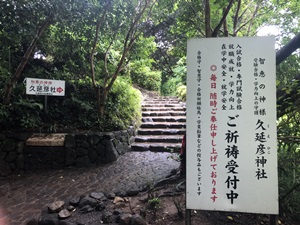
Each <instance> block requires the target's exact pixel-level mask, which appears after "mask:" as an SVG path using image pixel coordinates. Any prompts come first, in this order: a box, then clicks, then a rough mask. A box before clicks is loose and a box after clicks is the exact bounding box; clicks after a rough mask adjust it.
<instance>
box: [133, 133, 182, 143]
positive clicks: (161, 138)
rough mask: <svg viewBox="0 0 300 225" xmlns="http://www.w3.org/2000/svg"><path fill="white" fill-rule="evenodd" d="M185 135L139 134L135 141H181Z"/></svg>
mask: <svg viewBox="0 0 300 225" xmlns="http://www.w3.org/2000/svg"><path fill="white" fill-rule="evenodd" d="M182 138H183V135H138V136H136V137H135V142H138V143H140V142H162V143H177V144H178V143H179V144H180V143H181V142H182Z"/></svg>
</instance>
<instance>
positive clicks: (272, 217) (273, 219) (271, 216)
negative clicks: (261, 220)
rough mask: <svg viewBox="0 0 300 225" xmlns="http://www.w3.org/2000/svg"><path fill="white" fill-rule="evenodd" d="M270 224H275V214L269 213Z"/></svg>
mask: <svg viewBox="0 0 300 225" xmlns="http://www.w3.org/2000/svg"><path fill="white" fill-rule="evenodd" d="M269 217H270V221H269V223H270V225H277V216H276V215H270V216H269Z"/></svg>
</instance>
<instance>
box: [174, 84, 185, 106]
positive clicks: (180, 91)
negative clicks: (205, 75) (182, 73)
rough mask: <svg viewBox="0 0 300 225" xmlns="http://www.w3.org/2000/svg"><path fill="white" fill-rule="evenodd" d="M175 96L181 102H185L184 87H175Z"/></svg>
mask: <svg viewBox="0 0 300 225" xmlns="http://www.w3.org/2000/svg"><path fill="white" fill-rule="evenodd" d="M176 96H178V97H179V99H180V100H181V101H183V102H185V101H186V85H180V86H179V87H177V89H176Z"/></svg>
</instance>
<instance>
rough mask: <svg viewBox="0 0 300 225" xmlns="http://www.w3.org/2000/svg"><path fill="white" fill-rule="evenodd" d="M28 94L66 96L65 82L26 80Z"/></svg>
mask: <svg viewBox="0 0 300 225" xmlns="http://www.w3.org/2000/svg"><path fill="white" fill-rule="evenodd" d="M26 94H28V95H49V96H65V81H64V80H47V79H38V78H26Z"/></svg>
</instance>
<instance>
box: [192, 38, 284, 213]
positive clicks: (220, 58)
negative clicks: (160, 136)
mask: <svg viewBox="0 0 300 225" xmlns="http://www.w3.org/2000/svg"><path fill="white" fill-rule="evenodd" d="M187 49H188V50H187V65H188V71H187V193H186V194H187V208H188V209H199V210H219V211H235V212H249V213H265V214H278V177H277V139H276V138H277V134H276V71H275V38H274V37H247V38H208V39H193V40H189V41H188V47H187Z"/></svg>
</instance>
